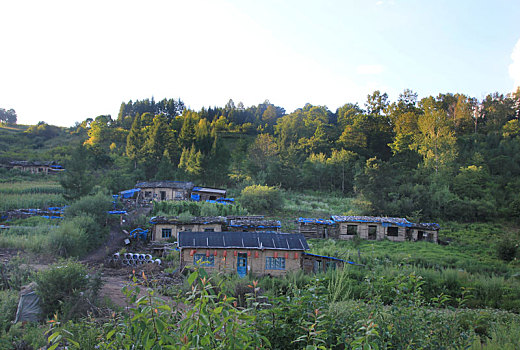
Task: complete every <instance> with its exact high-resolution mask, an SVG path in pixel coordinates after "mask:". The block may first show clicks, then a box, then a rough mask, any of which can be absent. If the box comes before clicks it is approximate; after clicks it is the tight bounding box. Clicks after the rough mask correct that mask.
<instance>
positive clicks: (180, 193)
mask: <svg viewBox="0 0 520 350" xmlns="http://www.w3.org/2000/svg"><path fill="white" fill-rule="evenodd" d="M193 187H194V185H193V182H186V181H148V182H139V183H137V184H136V185H135V188H136V189H140V191H139V192H137V193H138V200H139V201H147V202H149V201H152V200H153V201H172V200H177V201H183V200H189V199H190V195H191V190H192V189H193Z"/></svg>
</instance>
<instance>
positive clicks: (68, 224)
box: [47, 215, 106, 257]
mask: <svg viewBox="0 0 520 350" xmlns="http://www.w3.org/2000/svg"><path fill="white" fill-rule="evenodd" d="M105 232H106V229H105V228H102V227H99V225H98V224H97V223H96V221H95V220H94V218H93V217H91V216H88V215H84V216H77V217H74V218H72V219H69V220H65V221H63V222H62V223H61V225H60V226H58V227H57V228H56V229H54V230H53V231H52V232H51V234H50V235H49V237H48V239H47V249H48V251H49V252H52V253H54V254H57V255H59V256H62V257H70V256H81V255H83V254H85V253H87V252H88V251H90V250H92V249H93V248H95V247H97V246H98V245H99V244H100V243H101V241H102V240H103V238H104V236H105Z"/></svg>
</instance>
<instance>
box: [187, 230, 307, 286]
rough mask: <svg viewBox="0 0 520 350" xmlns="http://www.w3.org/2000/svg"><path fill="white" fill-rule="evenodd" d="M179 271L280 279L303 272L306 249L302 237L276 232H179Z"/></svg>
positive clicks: (305, 243) (305, 242)
mask: <svg viewBox="0 0 520 350" xmlns="http://www.w3.org/2000/svg"><path fill="white" fill-rule="evenodd" d="M178 245H179V248H180V263H181V267H184V266H187V265H201V266H203V267H204V268H205V269H207V270H208V271H214V272H226V273H235V272H236V273H238V274H239V275H240V276H245V275H246V274H247V273H251V274H254V275H272V276H282V275H285V274H286V273H287V272H288V271H297V270H300V269H301V268H302V266H301V256H302V254H303V252H304V251H305V250H308V249H309V246H308V244H307V241H306V240H305V237H304V236H303V235H301V234H290V233H277V232H244V231H242V232H179V240H178Z"/></svg>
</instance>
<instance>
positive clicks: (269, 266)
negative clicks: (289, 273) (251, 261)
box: [265, 257, 285, 270]
mask: <svg viewBox="0 0 520 350" xmlns="http://www.w3.org/2000/svg"><path fill="white" fill-rule="evenodd" d="M265 269H266V270H285V258H271V257H266V258H265Z"/></svg>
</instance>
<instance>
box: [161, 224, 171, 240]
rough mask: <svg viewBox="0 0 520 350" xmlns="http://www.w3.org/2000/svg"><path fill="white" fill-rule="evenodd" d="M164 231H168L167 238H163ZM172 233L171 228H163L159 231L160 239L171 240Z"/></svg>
mask: <svg viewBox="0 0 520 350" xmlns="http://www.w3.org/2000/svg"><path fill="white" fill-rule="evenodd" d="M165 231H170V234H169V236H165V235H164V232H165ZM172 233H173V230H172V229H171V228H167V227H163V228H162V229H161V237H162V238H171V237H172Z"/></svg>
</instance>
